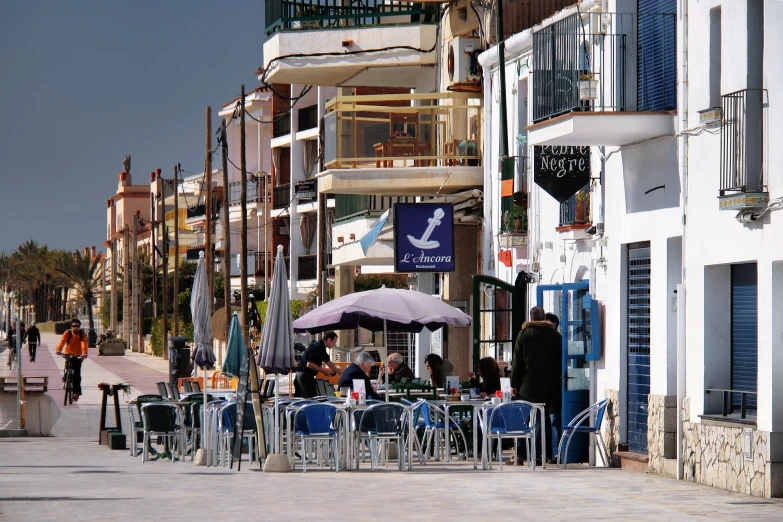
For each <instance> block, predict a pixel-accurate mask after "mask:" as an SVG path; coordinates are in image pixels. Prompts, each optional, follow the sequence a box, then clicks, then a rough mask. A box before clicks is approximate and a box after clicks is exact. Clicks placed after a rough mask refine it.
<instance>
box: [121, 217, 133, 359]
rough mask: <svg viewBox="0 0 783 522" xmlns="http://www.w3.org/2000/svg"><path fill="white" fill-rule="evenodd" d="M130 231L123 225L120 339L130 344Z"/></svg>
mask: <svg viewBox="0 0 783 522" xmlns="http://www.w3.org/2000/svg"><path fill="white" fill-rule="evenodd" d="M130 246H131V245H130V230H128V224H127V223H126V224H125V228H123V231H122V257H123V263H122V266H123V270H122V338H123V339H125V340H126V341H128V344H129V345H130V343H131V338H130V323H129V322H128V321H130V317H131V315H130V312H129V310H128V304H129V303H130V296H131V293H130V280H131V269H130Z"/></svg>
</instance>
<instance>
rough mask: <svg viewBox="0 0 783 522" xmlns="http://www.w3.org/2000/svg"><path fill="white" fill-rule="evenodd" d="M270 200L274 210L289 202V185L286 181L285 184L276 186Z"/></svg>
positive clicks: (284, 206)
mask: <svg viewBox="0 0 783 522" xmlns="http://www.w3.org/2000/svg"><path fill="white" fill-rule="evenodd" d="M272 201H273V204H272V208H274V209H275V210H277V209H281V208H286V207H288V205H289V204H290V203H291V185H290V184H288V183H287V184H285V185H278V186H276V187H275V189H274V194H273V196H272Z"/></svg>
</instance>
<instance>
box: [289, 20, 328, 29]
mask: <svg viewBox="0 0 783 522" xmlns="http://www.w3.org/2000/svg"><path fill="white" fill-rule="evenodd" d="M318 27H321V22H320V21H319V20H294V21H293V22H291V29H316V28H318Z"/></svg>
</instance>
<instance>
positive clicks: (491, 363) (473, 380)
mask: <svg viewBox="0 0 783 522" xmlns="http://www.w3.org/2000/svg"><path fill="white" fill-rule="evenodd" d="M469 376H470V387H471V388H478V389H479V390H481V394H480V395H481V397H486V396H488V395H489V396H494V395H495V392H496V391H498V390H499V389H500V366H498V362H497V361H496V360H495V359H494V358H492V357H484V358H483V359H481V360H480V361H479V363H478V375H476V374H474V373H472V372H471V373H470V374H469ZM479 376H480V377H481V381H480V382H479Z"/></svg>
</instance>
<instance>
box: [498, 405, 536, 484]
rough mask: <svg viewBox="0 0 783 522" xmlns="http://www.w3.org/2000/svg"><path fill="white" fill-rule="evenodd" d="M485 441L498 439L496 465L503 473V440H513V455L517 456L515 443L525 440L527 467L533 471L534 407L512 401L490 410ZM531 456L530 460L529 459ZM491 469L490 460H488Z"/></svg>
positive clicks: (534, 454) (534, 449)
mask: <svg viewBox="0 0 783 522" xmlns="http://www.w3.org/2000/svg"><path fill="white" fill-rule="evenodd" d="M488 424H489V430H488V431H487V440H488V441H489V442H491V441H492V439H493V438H494V439H498V452H497V453H498V463H499V465H500V471H503V439H513V440H514V455H516V454H517V441H518V440H519V439H525V450H526V454H527V462H528V466H531V465H532V466H533V469H535V460H536V448H535V425H536V407H535V406H533V405H532V404H531V403H529V402H526V401H513V402H506V403H503V404H500V405H498V406H496V407H494V408H492V412H491V414H490V416H489V421H488ZM531 454H532V458H531ZM489 467H490V469H492V459H489Z"/></svg>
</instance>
